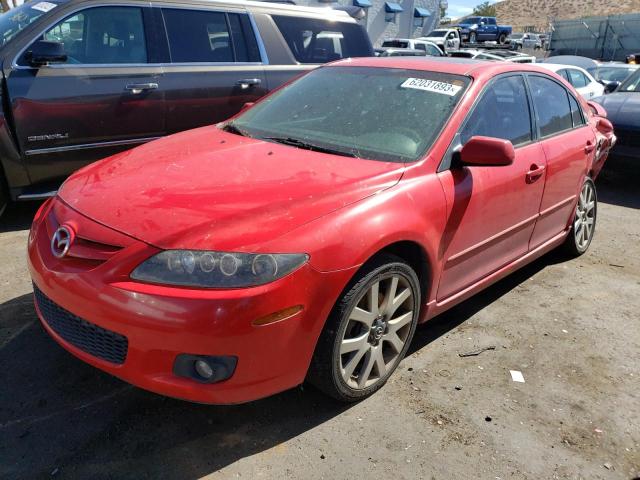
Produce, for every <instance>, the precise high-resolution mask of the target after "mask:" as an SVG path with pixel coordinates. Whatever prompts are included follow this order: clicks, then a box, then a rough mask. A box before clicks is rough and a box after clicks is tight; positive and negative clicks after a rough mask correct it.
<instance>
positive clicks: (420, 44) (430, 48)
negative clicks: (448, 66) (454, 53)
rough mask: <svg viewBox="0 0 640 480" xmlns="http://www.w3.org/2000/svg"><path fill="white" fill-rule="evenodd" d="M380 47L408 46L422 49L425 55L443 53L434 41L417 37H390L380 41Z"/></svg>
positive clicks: (440, 54)
mask: <svg viewBox="0 0 640 480" xmlns="http://www.w3.org/2000/svg"><path fill="white" fill-rule="evenodd" d="M382 48H395V49H397V48H408V49H410V50H423V51H425V52H426V53H427V55H431V56H434V57H441V56H443V55H444V53H443V51H442V50H440V47H438V45H436V44H435V43H434V42H431V41H429V40H423V39H418V38H390V39H388V40H385V41H383V42H382Z"/></svg>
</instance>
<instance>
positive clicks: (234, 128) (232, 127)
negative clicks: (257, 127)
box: [222, 122, 250, 137]
mask: <svg viewBox="0 0 640 480" xmlns="http://www.w3.org/2000/svg"><path fill="white" fill-rule="evenodd" d="M222 130H224V131H225V132H228V133H235V134H236V135H240V136H242V137H249V136H250V135H249V134H248V133H247V132H245V131H244V130H242V129H241V128H239V127H237V126H236V125H235V124H234V123H233V122H231V123H227V124H226V125H225V126H224V127H222Z"/></svg>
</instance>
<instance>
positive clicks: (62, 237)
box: [51, 225, 76, 258]
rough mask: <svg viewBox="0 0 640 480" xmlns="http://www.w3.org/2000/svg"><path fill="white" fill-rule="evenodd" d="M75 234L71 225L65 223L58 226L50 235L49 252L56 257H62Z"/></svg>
mask: <svg viewBox="0 0 640 480" xmlns="http://www.w3.org/2000/svg"><path fill="white" fill-rule="evenodd" d="M75 236H76V234H75V232H74V231H73V229H72V228H71V227H69V226H67V225H62V226H61V227H59V228H58V229H57V230H56V232H55V233H54V234H53V237H51V253H53V256H54V257H56V258H62V257H64V256H65V255H66V254H67V252H68V251H69V248H70V247H71V244H72V243H73V239H74V238H75Z"/></svg>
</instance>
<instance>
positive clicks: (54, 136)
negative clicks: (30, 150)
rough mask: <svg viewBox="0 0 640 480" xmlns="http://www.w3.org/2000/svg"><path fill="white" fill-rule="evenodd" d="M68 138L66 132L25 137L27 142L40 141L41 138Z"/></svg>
mask: <svg viewBox="0 0 640 480" xmlns="http://www.w3.org/2000/svg"><path fill="white" fill-rule="evenodd" d="M67 138H69V134H68V133H49V134H47V135H31V136H30V137H27V141H29V142H42V141H43V140H66V139H67Z"/></svg>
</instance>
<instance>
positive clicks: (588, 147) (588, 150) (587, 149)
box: [584, 140, 596, 153]
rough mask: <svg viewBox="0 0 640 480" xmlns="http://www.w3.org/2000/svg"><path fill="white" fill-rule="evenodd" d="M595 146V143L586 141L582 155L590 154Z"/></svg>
mask: <svg viewBox="0 0 640 480" xmlns="http://www.w3.org/2000/svg"><path fill="white" fill-rule="evenodd" d="M595 148H596V145H595V143H592V142H591V140H588V141H587V144H586V145H585V147H584V153H591V152H593V151H594V150H595Z"/></svg>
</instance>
